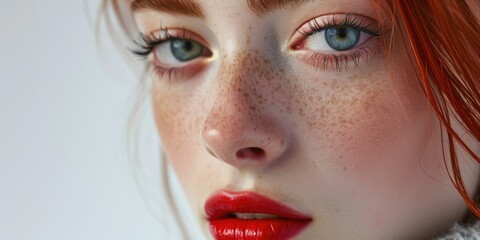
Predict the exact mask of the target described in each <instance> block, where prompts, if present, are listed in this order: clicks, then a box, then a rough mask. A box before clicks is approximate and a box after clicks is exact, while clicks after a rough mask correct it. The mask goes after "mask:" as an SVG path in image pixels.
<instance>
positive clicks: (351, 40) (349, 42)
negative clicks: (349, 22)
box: [325, 26, 360, 51]
mask: <svg viewBox="0 0 480 240" xmlns="http://www.w3.org/2000/svg"><path fill="white" fill-rule="evenodd" d="M325 40H326V41H327V44H328V46H330V47H331V48H332V49H334V50H337V51H345V50H349V49H351V48H353V47H355V46H356V45H357V43H358V41H359V40H360V30H358V29H357V28H355V27H350V26H338V27H329V28H327V29H325Z"/></svg>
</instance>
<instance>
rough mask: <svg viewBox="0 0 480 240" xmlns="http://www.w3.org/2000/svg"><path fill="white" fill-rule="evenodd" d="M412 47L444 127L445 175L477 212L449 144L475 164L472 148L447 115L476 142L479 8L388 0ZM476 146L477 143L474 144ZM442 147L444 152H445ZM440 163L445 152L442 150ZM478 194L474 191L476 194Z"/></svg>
mask: <svg viewBox="0 0 480 240" xmlns="http://www.w3.org/2000/svg"><path fill="white" fill-rule="evenodd" d="M389 4H390V7H391V10H392V12H393V13H395V12H396V13H397V15H398V19H397V21H398V23H399V24H400V25H401V26H403V28H404V31H405V33H406V35H405V36H404V37H406V39H407V41H406V44H408V45H409V46H410V48H411V49H412V52H413V61H414V62H413V63H414V65H416V67H417V68H418V71H419V76H418V78H419V80H420V81H421V84H422V86H423V88H424V92H425V94H426V97H427V98H428V100H429V102H430V104H431V106H432V107H433V109H434V111H435V113H436V115H437V116H438V119H439V120H440V123H441V124H442V125H443V126H444V127H445V129H446V135H447V138H448V148H449V150H450V151H449V152H450V155H449V156H448V157H449V158H450V164H451V167H452V169H451V171H449V175H450V179H451V180H452V183H453V185H454V186H455V188H456V189H457V190H458V192H459V193H460V195H461V196H462V198H463V199H464V201H465V203H466V204H467V206H468V208H469V209H470V210H471V211H472V212H473V213H474V214H475V215H476V216H477V217H480V207H479V205H478V204H477V203H476V202H475V201H474V200H473V198H472V196H471V195H470V193H468V192H467V190H466V187H465V184H464V182H463V180H462V174H461V172H460V168H459V164H458V159H457V155H456V153H455V145H454V143H455V142H456V143H458V144H459V145H460V146H461V147H462V148H464V149H465V150H466V152H467V153H468V154H469V155H470V156H471V157H472V158H473V159H474V160H476V161H477V162H478V163H480V156H479V155H478V154H479V153H475V152H474V150H472V146H468V145H467V144H466V143H465V141H464V140H462V138H461V136H460V135H459V134H458V132H456V131H455V130H454V129H453V128H452V120H455V119H451V116H452V115H450V114H454V115H453V116H455V118H456V120H458V122H460V124H461V125H462V127H463V128H464V129H465V130H466V131H467V132H468V133H469V134H471V135H472V136H473V137H474V138H475V139H476V140H477V142H478V141H480V20H479V14H480V11H479V10H480V8H479V5H478V2H474V1H468V2H467V0H443V1H438V0H422V1H405V0H389ZM477 146H478V145H477ZM444 152H445V151H444ZM444 160H445V163H447V157H446V156H445V154H444ZM477 194H478V193H477Z"/></svg>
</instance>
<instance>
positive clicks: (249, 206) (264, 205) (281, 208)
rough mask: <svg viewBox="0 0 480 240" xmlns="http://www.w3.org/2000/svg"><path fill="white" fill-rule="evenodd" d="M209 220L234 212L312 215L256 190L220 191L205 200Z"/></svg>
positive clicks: (295, 216)
mask: <svg viewBox="0 0 480 240" xmlns="http://www.w3.org/2000/svg"><path fill="white" fill-rule="evenodd" d="M205 213H206V215H207V219H208V220H218V219H222V218H228V217H232V215H233V214H234V213H263V214H271V215H275V216H277V217H279V218H285V219H292V220H311V217H309V216H307V215H305V214H302V213H300V212H298V211H295V210H293V209H292V208H290V207H288V206H286V205H284V204H282V203H279V202H277V201H275V200H272V199H269V198H268V197H265V196H262V195H260V194H257V193H254V192H231V191H219V192H216V193H215V194H213V195H212V196H211V197H210V198H208V199H207V201H206V202H205Z"/></svg>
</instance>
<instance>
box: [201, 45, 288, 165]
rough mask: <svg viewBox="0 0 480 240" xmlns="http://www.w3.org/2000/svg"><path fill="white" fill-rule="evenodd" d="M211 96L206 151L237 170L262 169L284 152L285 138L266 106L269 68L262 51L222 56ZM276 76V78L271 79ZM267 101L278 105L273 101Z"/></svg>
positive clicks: (205, 130) (207, 116) (204, 132)
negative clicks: (261, 167)
mask: <svg viewBox="0 0 480 240" xmlns="http://www.w3.org/2000/svg"><path fill="white" fill-rule="evenodd" d="M220 61H221V63H220V64H219V70H218V73H217V74H216V76H215V79H214V81H213V82H212V85H211V88H210V89H209V92H208V95H209V97H210V101H209V102H210V104H209V105H210V106H209V108H208V110H207V111H206V115H205V118H204V122H203V129H202V136H203V139H204V141H205V146H206V148H207V150H208V151H209V152H210V153H212V155H214V156H215V157H217V158H218V159H220V160H222V161H225V162H226V163H228V164H230V165H233V166H235V167H253V166H263V165H268V164H270V163H272V162H274V160H275V159H277V158H278V157H279V156H280V155H281V154H282V152H283V151H284V147H285V146H284V143H285V133H284V132H283V131H282V129H281V127H280V124H279V122H278V120H279V119H277V118H276V117H275V114H272V108H271V107H272V106H270V107H267V104H266V103H267V98H269V97H267V96H270V98H271V97H272V96H273V95H268V94H267V92H268V91H271V88H270V87H271V86H269V85H268V84H266V79H265V78H266V77H267V75H268V74H266V73H268V72H269V71H271V70H270V69H271V67H272V66H270V64H269V62H268V61H267V60H262V59H261V56H260V54H258V51H255V50H253V51H242V52H240V51H235V52H229V53H228V54H224V55H223V56H222V58H221V60H220ZM268 77H270V78H271V77H272V76H268ZM268 102H274V101H273V100H272V99H269V100H268Z"/></svg>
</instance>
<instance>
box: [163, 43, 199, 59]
mask: <svg viewBox="0 0 480 240" xmlns="http://www.w3.org/2000/svg"><path fill="white" fill-rule="evenodd" d="M170 51H171V52H172V54H173V56H174V57H175V58H176V59H177V60H178V61H180V62H187V61H190V60H192V59H195V58H197V57H199V56H201V55H202V54H203V52H204V49H203V45H201V44H200V43H198V42H195V41H192V40H186V39H173V40H171V42H170Z"/></svg>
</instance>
